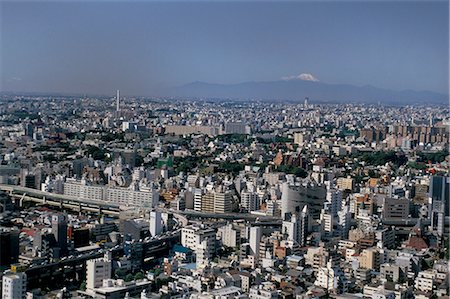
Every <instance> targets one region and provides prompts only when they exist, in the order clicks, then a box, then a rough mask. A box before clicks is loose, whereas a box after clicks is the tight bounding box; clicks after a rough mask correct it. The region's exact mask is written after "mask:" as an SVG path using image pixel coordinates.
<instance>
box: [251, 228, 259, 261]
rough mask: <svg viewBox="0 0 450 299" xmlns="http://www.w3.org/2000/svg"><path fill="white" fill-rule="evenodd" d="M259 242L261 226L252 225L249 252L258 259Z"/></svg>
mask: <svg viewBox="0 0 450 299" xmlns="http://www.w3.org/2000/svg"><path fill="white" fill-rule="evenodd" d="M260 242H261V227H258V226H254V227H251V228H250V238H249V243H250V254H251V255H252V256H254V257H255V260H259V246H260Z"/></svg>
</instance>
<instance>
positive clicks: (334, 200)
mask: <svg viewBox="0 0 450 299" xmlns="http://www.w3.org/2000/svg"><path fill="white" fill-rule="evenodd" d="M341 206H342V191H341V190H338V189H335V188H331V187H330V186H328V187H327V196H326V201H325V203H324V208H325V209H327V210H328V211H329V212H330V214H331V215H332V216H333V217H337V215H338V214H337V213H338V212H339V210H340V209H341Z"/></svg>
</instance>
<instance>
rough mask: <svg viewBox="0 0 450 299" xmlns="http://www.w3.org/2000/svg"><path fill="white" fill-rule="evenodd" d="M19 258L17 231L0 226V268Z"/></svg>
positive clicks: (15, 261)
mask: <svg viewBox="0 0 450 299" xmlns="http://www.w3.org/2000/svg"><path fill="white" fill-rule="evenodd" d="M18 258H19V231H17V230H14V229H10V228H6V227H0V268H2V267H8V266H9V265H11V264H14V263H17V261H18Z"/></svg>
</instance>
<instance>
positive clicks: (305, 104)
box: [303, 97, 309, 108]
mask: <svg viewBox="0 0 450 299" xmlns="http://www.w3.org/2000/svg"><path fill="white" fill-rule="evenodd" d="M308 100H309V98H308V97H305V103H304V104H303V107H304V108H308Z"/></svg>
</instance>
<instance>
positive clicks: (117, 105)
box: [116, 90, 120, 112]
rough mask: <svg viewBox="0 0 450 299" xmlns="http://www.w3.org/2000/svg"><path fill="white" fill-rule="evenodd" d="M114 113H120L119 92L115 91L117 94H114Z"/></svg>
mask: <svg viewBox="0 0 450 299" xmlns="http://www.w3.org/2000/svg"><path fill="white" fill-rule="evenodd" d="M116 111H117V112H119V111H120V91H119V90H117V94H116Z"/></svg>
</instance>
